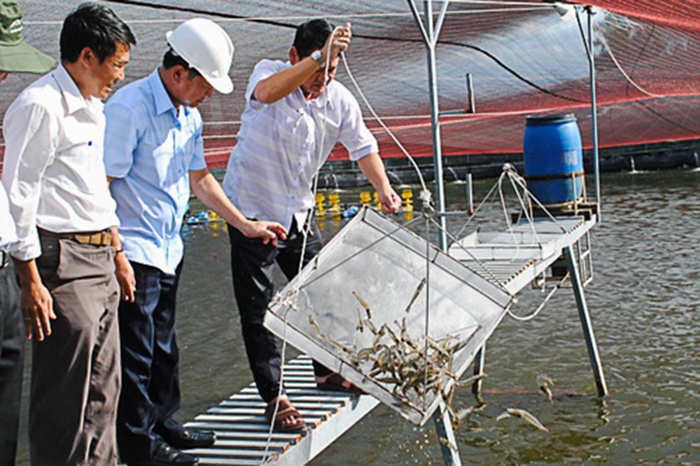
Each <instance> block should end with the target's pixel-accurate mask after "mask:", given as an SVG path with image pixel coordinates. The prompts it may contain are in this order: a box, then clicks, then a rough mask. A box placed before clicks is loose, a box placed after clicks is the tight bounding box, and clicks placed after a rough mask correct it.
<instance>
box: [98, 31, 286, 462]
mask: <svg viewBox="0 0 700 466" xmlns="http://www.w3.org/2000/svg"><path fill="white" fill-rule="evenodd" d="M167 38H168V44H169V46H170V49H169V50H168V51H167V52H166V53H165V55H164V57H163V63H162V66H160V67H159V68H157V69H156V70H155V71H154V72H153V73H152V74H151V75H150V76H148V77H146V78H143V79H141V80H139V81H136V82H134V83H131V84H130V85H128V86H125V87H124V88H123V89H121V90H120V91H118V92H117V93H116V94H115V95H114V97H113V98H112V99H110V101H109V102H108V104H107V105H106V107H105V115H106V117H107V130H106V137H105V165H106V169H107V176H108V178H109V179H110V187H111V191H112V195H113V196H114V199H115V200H116V202H117V215H118V217H119V219H120V228H119V233H120V237H121V238H122V246H123V248H124V251H123V252H124V254H120V255H119V256H120V257H118V258H117V262H116V265H117V278H118V280H119V283H120V286H121V298H122V302H121V305H120V309H119V324H120V338H121V349H122V374H123V386H122V395H121V399H120V402H119V413H118V419H117V439H118V444H119V452H120V455H121V459H122V461H123V462H126V463H128V464H130V465H133V464H148V465H154V464H155V465H162V464H177V465H190V464H195V463H196V462H197V458H196V457H194V456H192V455H189V454H186V453H183V452H181V451H180V450H181V449H188V448H196V447H203V446H208V445H211V444H212V443H213V442H214V440H215V439H214V434H213V433H212V432H198V431H193V430H189V429H185V428H184V427H183V426H182V425H180V424H179V423H178V422H177V421H175V420H174V419H173V417H172V416H173V414H174V413H175V411H176V410H177V409H178V408H179V406H180V390H179V380H178V369H177V367H178V359H179V358H178V348H177V343H176V340H175V301H176V292H177V286H178V279H179V277H180V273H181V271H182V258H183V242H182V239H181V237H180V228H181V226H182V219H183V217H184V215H185V211H186V209H187V204H188V201H189V197H190V189H191V190H192V192H194V194H195V195H197V197H198V198H199V199H200V200H201V201H202V202H203V203H204V204H206V205H207V206H208V207H209V208H211V209H213V210H214V211H216V212H217V213H218V214H220V215H221V216H222V217H223V218H224V219H226V221H227V222H229V223H231V224H233V225H236V228H239V229H241V230H242V231H243V232H245V234H246V235H247V236H248V237H249V238H256V241H259V242H260V244H267V243H273V244H276V241H277V236H278V235H279V236H280V237H282V238H284V235H285V233H286V231H285V230H284V228H282V227H281V226H280V225H279V224H277V223H274V222H254V221H250V220H248V219H246V218H245V217H244V216H243V215H242V214H241V213H240V212H239V211H238V210H237V209H236V207H234V205H233V204H231V202H230V201H229V200H228V198H227V197H226V195H225V194H224V192H223V190H222V189H221V186H220V185H219V183H218V181H216V179H214V177H213V175H212V174H211V173H210V172H209V170H208V169H207V166H206V163H205V160H204V148H203V142H202V117H201V115H200V113H199V111H198V110H197V108H196V107H197V106H198V105H199V104H200V103H202V102H203V101H204V99H206V98H207V97H210V96H211V95H212V93H213V90H214V89H216V90H218V91H219V92H222V93H229V92H231V91H232V90H233V84H232V83H231V80H230V78H229V77H228V71H229V68H230V66H231V60H232V58H233V44H232V43H231V40H230V38H229V37H228V35H227V34H226V32H224V30H223V29H221V28H220V27H219V26H218V25H216V24H215V23H213V22H212V21H209V20H205V19H192V20H189V21H186V22H184V23H183V24H181V25H180V26H178V28H176V29H175V30H174V31H172V32H171V33H168V35H167Z"/></svg>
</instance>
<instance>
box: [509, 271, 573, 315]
mask: <svg viewBox="0 0 700 466" xmlns="http://www.w3.org/2000/svg"><path fill="white" fill-rule="evenodd" d="M568 279H569V273H568V272H567V273H566V275H564V278H562V279H561V280H560V281H559V283H557V284H556V286H555V287H554V288H552V290H551V291H550V292H549V294H547V296H546V297H545V298H544V301H542V303H541V304H540V305H539V307H538V308H537V309H536V310H535V311H534V312H533V313H532V314H530V315H527V316H519V315H516V314H514V313H513V312H512V311H511V310H510V308H508V309H506V312H507V313H508V315H509V316H510V317H511V318H513V319H515V320H517V321H518V322H527V321H529V320H532V319H534V318H535V317H537V315H538V314H539V313H540V312H542V309H544V306H545V304H547V302H548V301H549V300H550V299H551V298H552V296H554V293H555V292H556V291H557V290H559V288H561V287H562V285H563V284H564V282H565V281H566V280H568Z"/></svg>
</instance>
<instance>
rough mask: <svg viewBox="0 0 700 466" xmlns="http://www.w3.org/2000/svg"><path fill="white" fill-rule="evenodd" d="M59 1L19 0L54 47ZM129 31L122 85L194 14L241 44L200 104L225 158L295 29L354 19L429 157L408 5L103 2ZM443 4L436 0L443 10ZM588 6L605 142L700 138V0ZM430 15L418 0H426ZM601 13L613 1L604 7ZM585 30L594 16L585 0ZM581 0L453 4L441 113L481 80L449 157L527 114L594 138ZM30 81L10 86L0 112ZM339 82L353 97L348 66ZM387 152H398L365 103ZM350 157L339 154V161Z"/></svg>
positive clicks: (377, 105) (361, 67)
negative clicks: (216, 88) (247, 93)
mask: <svg viewBox="0 0 700 466" xmlns="http://www.w3.org/2000/svg"><path fill="white" fill-rule="evenodd" d="M66 3H70V2H64V1H59V0H53V1H51V0H49V1H41V2H39V1H35V0H25V1H23V2H22V5H23V7H24V11H25V21H26V28H25V36H26V37H27V39H28V41H29V42H31V43H33V44H36V45H37V46H38V47H39V48H40V49H41V50H42V51H45V52H47V53H49V54H51V55H54V56H55V55H57V48H58V47H57V43H56V42H57V37H58V31H59V30H60V26H61V22H62V19H63V17H65V15H66V14H67V13H68V11H70V10H71V9H72V8H74V7H75V6H76V5H77V4H78V3H80V2H78V1H76V2H73V3H74V4H66ZM108 3H110V6H111V7H113V8H114V9H115V11H116V12H117V13H118V14H119V15H120V16H121V17H122V18H123V19H124V20H126V21H127V22H128V23H129V24H130V25H131V26H132V29H133V30H134V32H135V34H136V36H137V39H138V40H139V43H138V45H137V47H136V48H135V49H134V50H133V51H132V61H131V63H130V64H129V66H128V68H127V82H128V81H131V80H133V79H136V78H139V77H142V76H145V75H147V74H148V73H150V72H151V71H152V70H153V69H154V68H155V67H156V66H157V65H158V63H159V60H160V58H161V56H162V53H163V52H164V49H165V40H164V37H165V32H166V31H168V30H171V29H173V28H174V27H175V26H176V25H177V24H178V23H179V22H180V21H182V20H183V19H186V18H190V17H192V16H194V15H198V16H207V15H208V16H209V17H210V18H212V19H214V20H215V21H217V22H219V24H221V25H222V26H223V27H224V28H225V29H226V30H227V31H228V32H229V34H230V35H231V38H232V39H233V42H234V44H235V45H236V53H235V59H234V65H233V69H232V71H231V74H232V77H233V79H234V82H235V83H236V86H237V89H236V91H234V93H233V94H231V95H228V96H221V95H216V96H214V97H213V98H212V99H210V100H208V101H207V102H205V103H204V105H203V106H202V107H201V110H202V113H203V115H204V118H205V122H206V127H205V134H206V144H205V146H206V154H207V159H208V161H209V163H210V165H211V166H213V167H223V166H225V164H226V161H227V160H228V156H229V153H230V150H231V147H232V146H233V145H234V144H235V138H234V136H235V134H236V132H237V130H238V121H239V118H240V114H241V112H242V111H243V106H244V102H243V91H244V88H245V85H246V82H247V78H248V76H249V74H250V72H251V71H252V68H253V66H254V65H255V63H256V62H257V61H258V60H259V59H261V58H279V59H286V56H287V50H288V48H289V45H290V43H291V40H292V37H293V34H294V27H295V26H296V25H297V24H299V23H301V22H303V21H305V20H307V19H309V18H312V17H326V18H329V19H331V20H332V21H333V22H335V23H344V22H345V21H349V22H351V23H352V24H353V33H354V39H353V43H352V45H351V48H350V50H349V51H348V53H347V54H346V55H347V60H348V64H349V67H350V70H351V71H352V74H353V75H354V77H355V78H356V80H357V82H358V83H359V87H360V89H361V90H362V92H363V93H364V94H365V95H366V97H367V99H368V101H369V102H370V103H371V105H372V106H373V107H374V109H375V110H376V112H377V113H378V114H379V115H380V116H381V117H382V118H383V119H384V121H385V123H386V124H387V125H388V126H389V127H390V128H391V129H392V131H394V132H395V134H396V136H397V137H398V138H399V140H400V141H401V142H402V144H403V145H404V146H405V147H406V148H407V149H408V150H409V152H410V153H411V154H412V155H414V156H418V157H420V156H428V155H431V154H432V139H431V125H430V100H429V92H428V89H429V87H428V79H427V66H426V48H425V45H424V42H423V39H422V36H421V33H420V30H419V28H418V27H417V24H416V21H415V19H414V17H413V16H412V14H411V12H410V8H409V3H408V2H407V1H406V0H383V1H381V2H377V1H375V0H358V1H353V2H348V1H340V0H323V1H321V0H309V1H305V2H291V1H278V0H262V1H259V0H251V1H248V2H229V1H224V0H193V1H191V2H187V6H186V7H184V6H182V2H177V1H175V0H160V1H147V0H146V1H126V0H125V1H112V2H108ZM441 5H442V4H441V3H437V2H436V3H435V8H436V14H437V13H438V11H439V8H440V6H441ZM587 5H592V6H593V7H595V8H594V12H595V13H596V14H595V15H593V16H592V21H593V25H594V28H593V29H594V34H595V43H594V50H593V51H594V56H595V61H596V72H597V98H598V109H599V114H598V121H599V143H600V146H601V147H602V148H606V147H617V146H633V145H639V144H650V143H656V142H665V141H682V140H694V139H697V138H698V134H700V105H698V104H699V103H700V79H698V78H699V76H698V70H699V69H700V3H698V2H697V1H693V2H687V1H680V0H671V1H663V2H659V1H654V0H598V1H591V2H587ZM417 6H418V10H419V11H420V12H421V13H422V12H423V2H417ZM599 8H605V9H606V10H607V11H605V10H601V9H599ZM578 11H579V18H580V25H581V27H582V28H583V30H584V32H585V30H586V28H587V20H588V15H587V13H586V11H584V8H583V7H578ZM575 12H576V10H574V8H573V6H571V5H568V6H567V7H564V8H558V9H555V8H554V5H553V4H552V3H551V2H544V1H523V2H517V1H505V0H504V1H491V2H485V1H476V0H475V1H464V0H463V1H461V2H453V3H450V5H449V7H448V9H447V15H446V17H445V20H444V23H443V25H442V31H441V35H440V40H439V43H438V45H437V67H438V91H439V96H440V97H439V103H440V109H441V110H442V111H457V110H460V109H465V108H466V107H467V105H468V98H467V85H466V75H467V74H470V75H471V77H472V81H473V88H474V101H475V110H476V112H475V113H472V114H462V115H456V116H444V117H443V118H442V119H441V135H442V143H443V152H444V153H445V155H448V156H450V155H466V154H502V153H517V152H521V151H522V134H523V130H524V125H525V118H526V116H527V115H532V114H539V113H562V112H573V113H575V114H576V116H577V118H578V122H579V126H580V128H581V133H582V137H583V144H584V146H585V147H590V145H591V136H590V134H591V130H590V104H589V79H588V60H587V56H586V50H585V48H584V45H583V44H584V42H583V40H582V38H581V31H580V28H579V21H577V15H576V14H575ZM31 79H32V78H30V77H25V76H19V75H17V76H11V77H10V78H9V79H8V81H6V82H5V83H3V84H2V85H1V86H2V90H3V92H2V94H1V97H0V111H2V112H3V113H4V110H5V109H6V107H7V106H8V105H9V103H10V102H11V101H12V100H13V99H14V97H15V96H16V95H17V93H18V92H19V91H20V90H21V89H22V88H23V87H24V86H26V85H27V84H28V83H29V82H30V81H31ZM337 79H338V80H339V81H341V82H343V83H344V84H345V85H346V86H347V87H348V88H350V90H351V91H352V92H353V93H354V94H356V95H358V97H359V93H358V91H357V90H356V89H355V88H354V86H353V85H352V83H351V81H350V79H349V76H348V74H347V72H346V71H345V70H344V69H343V67H342V66H341V67H340V71H339V73H338V76H337ZM361 105H362V106H363V108H364V111H365V116H366V117H367V119H368V125H369V126H370V127H371V128H372V129H373V131H375V132H376V134H377V137H378V139H379V141H380V150H381V153H382V156H383V157H402V156H403V155H402V153H401V152H400V151H399V149H398V148H397V146H396V145H395V144H394V143H393V141H391V139H390V138H389V137H388V136H387V135H386V134H384V130H383V129H381V127H380V126H379V125H378V124H377V123H376V122H374V121H373V119H372V117H371V115H370V112H369V111H368V109H367V107H366V106H365V104H364V103H361ZM344 158H346V154H345V152H344V151H343V150H342V149H340V148H339V149H337V150H336V151H335V152H334V153H333V155H332V160H343V159H344Z"/></svg>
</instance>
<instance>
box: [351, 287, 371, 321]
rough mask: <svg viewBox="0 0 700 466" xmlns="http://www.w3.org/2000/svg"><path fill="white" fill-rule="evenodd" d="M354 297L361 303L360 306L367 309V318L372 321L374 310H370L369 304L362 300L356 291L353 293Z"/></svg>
mask: <svg viewBox="0 0 700 466" xmlns="http://www.w3.org/2000/svg"><path fill="white" fill-rule="evenodd" d="M352 295H353V296H354V297H355V299H356V300H357V302H359V303H360V306H362V307H363V308H364V309H365V312H366V313H367V318H368V319H371V318H372V309H370V307H369V304H367V302H365V300H364V299H362V298H360V296H359V295H358V294H357V293H355V292H354V291H353V292H352Z"/></svg>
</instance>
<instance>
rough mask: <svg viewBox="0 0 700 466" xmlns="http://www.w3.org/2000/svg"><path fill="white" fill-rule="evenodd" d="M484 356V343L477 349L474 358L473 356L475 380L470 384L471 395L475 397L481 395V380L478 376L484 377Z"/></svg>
mask: <svg viewBox="0 0 700 466" xmlns="http://www.w3.org/2000/svg"><path fill="white" fill-rule="evenodd" d="M485 354H486V342H484V345H483V346H482V347H481V348H479V351H477V352H476V356H474V376H475V377H477V379H476V380H475V381H474V383H473V384H472V393H473V394H475V395H478V394H479V393H481V385H482V383H481V381H482V380H483V378H482V377H480V376H482V375H484V363H485V359H486V358H485Z"/></svg>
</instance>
